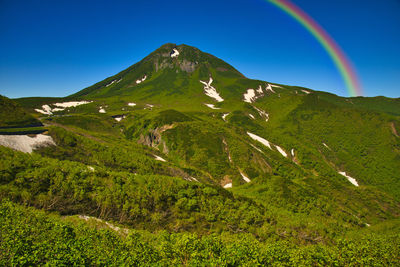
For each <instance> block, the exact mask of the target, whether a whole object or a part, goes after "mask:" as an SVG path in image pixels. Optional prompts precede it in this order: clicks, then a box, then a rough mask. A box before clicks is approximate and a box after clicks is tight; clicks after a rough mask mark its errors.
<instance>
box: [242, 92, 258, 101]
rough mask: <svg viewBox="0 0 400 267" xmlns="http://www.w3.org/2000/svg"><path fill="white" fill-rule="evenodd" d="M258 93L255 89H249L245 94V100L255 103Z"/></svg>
mask: <svg viewBox="0 0 400 267" xmlns="http://www.w3.org/2000/svg"><path fill="white" fill-rule="evenodd" d="M255 96H256V93H255V91H254V89H247V91H246V93H244V94H243V98H244V100H243V101H244V102H247V103H253V102H254V101H255Z"/></svg>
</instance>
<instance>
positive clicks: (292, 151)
mask: <svg viewBox="0 0 400 267" xmlns="http://www.w3.org/2000/svg"><path fill="white" fill-rule="evenodd" d="M290 154H292V157H294V148H292V150H290Z"/></svg>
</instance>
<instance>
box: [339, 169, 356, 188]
mask: <svg viewBox="0 0 400 267" xmlns="http://www.w3.org/2000/svg"><path fill="white" fill-rule="evenodd" d="M339 174H341V175H343V176H344V177H346V178H347V180H349V182H350V183H352V184H353V185H355V186H358V183H357V180H356V179H354V178H353V177H350V176H348V175H347V174H346V172H339Z"/></svg>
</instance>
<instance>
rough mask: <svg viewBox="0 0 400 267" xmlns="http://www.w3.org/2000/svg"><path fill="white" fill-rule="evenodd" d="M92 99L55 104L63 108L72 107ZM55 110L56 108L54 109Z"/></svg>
mask: <svg viewBox="0 0 400 267" xmlns="http://www.w3.org/2000/svg"><path fill="white" fill-rule="evenodd" d="M91 102H92V101H70V102H63V103H54V104H53V105H54V106H57V107H61V108H70V107H77V106H80V105H85V104H89V103H91ZM53 110H54V109H53Z"/></svg>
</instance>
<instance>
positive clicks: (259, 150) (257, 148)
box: [250, 144, 264, 154]
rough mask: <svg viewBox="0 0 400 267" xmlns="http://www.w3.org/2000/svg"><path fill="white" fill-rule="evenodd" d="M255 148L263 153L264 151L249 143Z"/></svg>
mask: <svg viewBox="0 0 400 267" xmlns="http://www.w3.org/2000/svg"><path fill="white" fill-rule="evenodd" d="M250 145H251V146H252V147H253V148H254V149H255V150H257V151H258V152H261V153H263V154H264V152H263V151H262V150H261V149H259V148H258V147H256V146H255V145H253V144H250Z"/></svg>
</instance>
